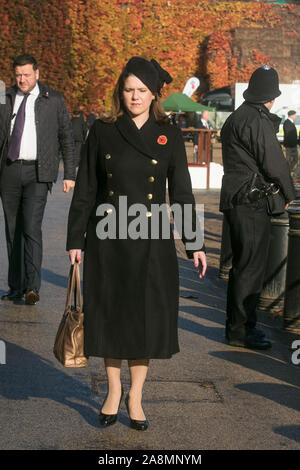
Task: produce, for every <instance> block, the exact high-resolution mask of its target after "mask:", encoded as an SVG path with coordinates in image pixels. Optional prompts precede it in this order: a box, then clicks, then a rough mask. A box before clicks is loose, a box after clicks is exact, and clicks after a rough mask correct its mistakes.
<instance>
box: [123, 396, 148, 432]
mask: <svg viewBox="0 0 300 470" xmlns="http://www.w3.org/2000/svg"><path fill="white" fill-rule="evenodd" d="M128 401H129V393H127V395H126V397H125V405H126V408H127V413H128V416H129V419H130V426H131V427H132V429H136V430H137V431H146V429H148V426H149V421H148V420H147V419H146V420H138V419H131V418H130V413H129V405H128Z"/></svg>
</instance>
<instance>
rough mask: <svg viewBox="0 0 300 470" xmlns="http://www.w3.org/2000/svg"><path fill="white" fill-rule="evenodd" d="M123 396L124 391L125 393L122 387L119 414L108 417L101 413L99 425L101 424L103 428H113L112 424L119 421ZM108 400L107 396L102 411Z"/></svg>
mask: <svg viewBox="0 0 300 470" xmlns="http://www.w3.org/2000/svg"><path fill="white" fill-rule="evenodd" d="M123 394H124V391H123V387H122V392H121V398H120V402H119V406H118V412H117V413H116V414H114V415H106V414H104V413H102V411H100V415H99V423H100V424H101V426H111V425H112V424H115V422H116V421H117V418H118V413H119V409H120V405H121V401H122V398H123ZM106 398H107V395H106V397H105V400H104V402H103V404H102V407H101V409H102V408H103V405H104V403H105V401H106Z"/></svg>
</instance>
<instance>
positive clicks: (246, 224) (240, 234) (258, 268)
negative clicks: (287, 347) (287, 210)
mask: <svg viewBox="0 0 300 470" xmlns="http://www.w3.org/2000/svg"><path fill="white" fill-rule="evenodd" d="M224 215H225V217H226V220H227V222H228V224H229V227H230V238H231V245H232V268H231V270H230V273H229V281H228V290H227V320H226V337H227V338H228V339H229V340H241V341H243V340H244V339H245V335H246V332H247V329H248V328H253V327H255V325H256V320H257V317H256V307H257V303H258V300H259V296H260V293H261V291H262V289H263V282H264V276H265V270H266V264H267V257H268V250H269V243H270V229H271V222H270V217H269V215H268V213H267V206H266V200H265V199H263V200H261V201H258V202H256V203H253V204H245V205H238V206H236V207H235V208H233V209H230V210H227V211H225V212H224Z"/></svg>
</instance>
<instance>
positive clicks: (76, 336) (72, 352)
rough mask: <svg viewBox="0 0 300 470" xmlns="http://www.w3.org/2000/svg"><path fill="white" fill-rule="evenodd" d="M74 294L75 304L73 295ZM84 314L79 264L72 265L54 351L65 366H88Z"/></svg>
mask: <svg viewBox="0 0 300 470" xmlns="http://www.w3.org/2000/svg"><path fill="white" fill-rule="evenodd" d="M73 295H74V305H72V297H73ZM83 320H84V314H83V312H82V296H81V289H80V269H79V264H78V263H75V264H73V265H71V268H70V273H69V279H68V291H67V300H66V306H65V311H64V314H63V317H62V319H61V322H60V324H59V327H58V331H57V334H56V338H55V342H54V348H53V353H54V355H55V357H56V359H58V361H59V362H61V364H63V365H64V366H65V367H86V366H87V365H88V359H87V358H86V357H85V356H84V332H83Z"/></svg>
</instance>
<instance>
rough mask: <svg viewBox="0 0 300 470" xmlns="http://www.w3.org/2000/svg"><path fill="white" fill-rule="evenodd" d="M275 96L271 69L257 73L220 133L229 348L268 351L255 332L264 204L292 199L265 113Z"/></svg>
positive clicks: (273, 126) (266, 218)
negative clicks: (228, 255)
mask: <svg viewBox="0 0 300 470" xmlns="http://www.w3.org/2000/svg"><path fill="white" fill-rule="evenodd" d="M280 94H281V92H280V90H279V80H278V74H277V72H276V70H275V69H273V68H272V67H269V66H268V65H265V66H263V67H260V68H258V69H257V70H255V71H254V73H253V74H252V76H251V78H250V81H249V85H248V88H247V90H246V91H245V92H244V94H243V96H244V98H245V101H244V103H243V104H242V105H241V106H240V107H239V108H238V109H236V110H235V111H234V112H233V113H232V114H231V115H230V116H229V117H228V119H227V120H226V122H225V124H224V126H223V128H222V130H221V140H222V156H223V164H224V176H223V181H222V189H221V199H220V210H221V211H222V212H223V213H224V217H226V220H227V222H228V224H229V227H230V237H231V244H232V252H233V259H232V269H231V271H230V274H229V282H228V292H227V320H226V338H227V340H228V342H229V344H230V345H232V346H238V347H247V348H253V349H268V348H270V347H271V342H270V341H267V340H266V339H265V335H264V333H263V332H262V331H261V330H258V329H257V328H256V321H257V317H256V307H257V302H258V299H259V296H260V293H261V291H262V288H263V281H264V274H265V268H266V261H267V254H268V247H269V240H270V226H271V225H270V205H269V204H270V201H271V200H272V196H271V192H272V190H273V189H274V188H277V189H276V191H279V193H278V194H280V195H281V196H282V201H283V205H282V211H284V210H285V209H286V208H287V206H288V204H289V203H290V202H291V201H292V200H293V199H294V197H295V194H294V187H293V183H292V180H291V176H290V171H289V166H288V163H287V161H286V160H285V158H284V156H283V153H282V150H281V147H280V144H279V142H278V141H277V138H276V132H277V131H278V128H279V124H280V118H279V117H278V116H276V115H275V114H271V113H270V109H271V107H272V105H273V103H274V100H275V98H276V97H278V96H279V95H280ZM274 185H276V186H274ZM267 195H268V196H267Z"/></svg>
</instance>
